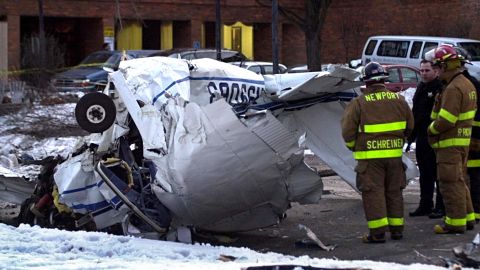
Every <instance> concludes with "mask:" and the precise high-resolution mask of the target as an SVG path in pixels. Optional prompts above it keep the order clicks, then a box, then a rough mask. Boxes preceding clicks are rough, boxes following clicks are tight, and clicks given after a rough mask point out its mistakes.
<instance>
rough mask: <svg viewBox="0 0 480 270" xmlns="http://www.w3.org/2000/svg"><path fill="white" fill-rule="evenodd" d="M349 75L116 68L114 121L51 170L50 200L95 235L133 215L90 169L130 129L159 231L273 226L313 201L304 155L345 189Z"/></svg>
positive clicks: (354, 83) (199, 65)
mask: <svg viewBox="0 0 480 270" xmlns="http://www.w3.org/2000/svg"><path fill="white" fill-rule="evenodd" d="M356 77H358V72H356V71H354V70H351V69H348V68H337V69H334V70H332V71H331V72H309V73H295V74H281V75H265V76H262V75H257V74H255V73H254V72H251V71H248V70H246V69H243V68H240V67H237V66H233V65H230V64H227V63H222V62H217V61H215V60H211V59H198V60H192V61H185V60H181V59H173V58H165V57H152V58H142V59H134V60H128V61H123V62H122V63H121V64H120V68H119V70H118V71H116V72H113V73H110V79H111V81H112V82H113V84H114V85H115V89H105V91H104V93H105V94H108V95H109V96H112V97H113V101H114V103H115V107H116V111H117V112H116V119H115V122H114V124H113V125H112V126H111V127H110V128H109V129H108V130H106V131H104V132H102V133H101V134H92V135H91V136H90V137H89V138H87V144H95V145H98V148H97V149H96V151H95V152H91V151H85V152H83V153H81V154H80V155H76V156H74V157H70V158H69V159H68V160H66V161H65V162H63V163H62V164H60V165H59V166H58V168H57V170H56V173H55V175H54V179H55V183H56V185H57V187H58V192H59V197H58V198H59V201H60V202H61V203H63V204H65V205H67V206H68V207H69V208H70V209H73V211H74V212H76V213H80V214H89V215H90V216H92V218H93V220H94V222H95V224H96V227H97V229H102V228H106V227H109V226H111V225H113V224H116V223H122V222H123V223H125V220H126V217H128V216H129V215H130V214H131V213H132V207H127V206H128V204H127V205H126V203H125V204H124V202H125V201H124V200H122V197H120V198H119V196H118V194H117V193H115V192H113V191H112V188H111V187H109V185H105V184H103V183H104V180H105V177H107V176H105V175H103V173H102V170H101V169H98V170H97V169H95V168H100V167H99V166H100V165H99V163H98V162H99V160H100V158H101V157H102V155H104V154H105V153H108V152H112V151H113V152H115V151H116V150H118V149H119V145H120V144H121V142H122V139H121V138H125V136H128V135H129V134H131V133H129V132H132V131H131V130H130V129H131V128H132V125H131V124H130V125H129V121H131V120H133V122H134V124H135V126H136V128H137V129H138V132H139V134H140V136H141V140H142V149H141V150H142V151H143V158H144V159H146V160H149V161H151V162H150V163H151V164H153V165H151V167H150V168H154V170H150V172H154V173H153V175H152V178H151V180H150V184H151V185H150V187H151V192H152V194H154V196H155V197H156V199H158V201H159V202H161V205H162V207H165V208H166V209H168V210H167V211H166V212H165V211H159V212H160V213H170V215H171V217H172V220H171V222H170V220H168V221H167V222H166V224H163V223H165V222H163V221H162V218H160V227H168V226H170V227H171V228H173V227H177V228H179V227H196V228H200V229H205V230H210V231H220V232H232V231H246V230H252V229H256V228H261V227H266V226H270V225H273V224H276V223H277V222H279V220H280V219H281V218H282V217H283V215H284V213H285V211H286V210H287V209H288V208H289V206H290V202H294V201H296V202H300V203H317V202H318V200H319V199H320V198H321V194H322V190H323V184H322V181H321V179H320V177H319V176H318V175H317V174H316V173H315V172H313V171H312V170H310V169H309V168H308V167H307V166H306V165H305V164H304V163H303V151H304V150H305V149H307V148H308V149H311V150H312V151H313V152H314V153H315V154H316V155H318V156H319V157H320V158H321V159H322V160H324V161H325V162H326V163H327V164H328V165H329V166H330V167H331V168H332V169H333V170H335V171H336V172H337V173H338V174H339V175H340V176H341V177H342V178H343V179H344V180H345V181H346V182H347V183H349V184H350V185H351V186H352V187H354V188H355V174H354V171H353V168H354V166H355V161H354V160H353V157H352V154H351V152H350V151H349V150H348V149H347V148H346V147H345V146H344V142H343V140H342V138H341V129H340V119H341V116H342V114H343V109H344V106H345V104H344V102H348V101H349V100H350V99H351V98H352V97H354V96H355V95H356V94H355V90H354V88H355V87H358V86H359V85H361V82H359V81H358V80H355V78H356ZM139 104H141V105H139ZM130 119H131V120H130ZM135 147H138V145H137V146H135ZM132 148H133V146H132ZM117 152H118V151H117ZM406 161H407V162H409V160H406ZM102 164H103V163H102ZM102 164H101V165H102ZM137 165H140V164H137ZM408 165H409V167H410V168H412V169H413V170H412V171H411V172H410V171H409V177H410V178H411V177H414V176H415V174H416V172H415V171H414V168H415V165H414V164H413V163H411V162H410V163H408ZM133 167H135V166H133ZM107 182H109V181H107ZM123 185H124V184H123ZM120 186H121V185H120ZM119 188H120V187H119ZM137 188H138V187H137ZM140 193H142V192H140ZM126 196H127V197H128V199H130V200H132V201H134V200H136V199H138V196H140V195H138V194H136V193H135V194H133V195H132V194H130V193H128V192H127V194H126ZM134 207H135V206H134ZM160 208H161V207H160ZM162 222H163V223H162ZM152 226H153V227H154V226H155V225H152ZM157 231H159V230H157Z"/></svg>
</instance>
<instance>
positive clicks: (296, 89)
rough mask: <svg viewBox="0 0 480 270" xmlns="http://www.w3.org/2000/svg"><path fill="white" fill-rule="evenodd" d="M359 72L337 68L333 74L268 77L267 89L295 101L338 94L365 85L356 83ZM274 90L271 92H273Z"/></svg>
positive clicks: (279, 96) (280, 97)
mask: <svg viewBox="0 0 480 270" xmlns="http://www.w3.org/2000/svg"><path fill="white" fill-rule="evenodd" d="M357 77H358V72H356V71H355V70H353V69H349V68H344V67H337V68H335V69H333V71H332V72H326V71H324V72H306V73H296V74H277V75H266V76H264V78H265V88H266V89H267V92H268V90H269V89H274V90H276V91H277V95H278V99H280V100H283V101H293V100H301V99H309V98H315V97H318V96H320V95H324V94H326V93H336V92H341V91H344V90H347V89H352V88H354V87H358V86H360V85H362V84H363V83H362V82H360V81H358V80H357V81H355V79H356V78H357ZM274 90H270V92H273V91H274Z"/></svg>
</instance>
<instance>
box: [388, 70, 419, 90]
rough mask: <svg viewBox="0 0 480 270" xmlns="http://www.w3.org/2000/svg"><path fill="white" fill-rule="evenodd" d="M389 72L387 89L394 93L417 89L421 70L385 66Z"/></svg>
mask: <svg viewBox="0 0 480 270" xmlns="http://www.w3.org/2000/svg"><path fill="white" fill-rule="evenodd" d="M383 66H384V67H385V69H386V70H387V71H388V78H387V79H386V80H385V87H386V88H387V89H388V90H390V91H393V92H399V91H404V90H406V89H408V88H411V87H412V88H416V87H417V84H418V83H419V82H420V80H421V78H420V70H419V69H418V68H416V67H414V66H409V65H383Z"/></svg>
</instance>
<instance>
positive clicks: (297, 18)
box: [255, 0, 305, 31]
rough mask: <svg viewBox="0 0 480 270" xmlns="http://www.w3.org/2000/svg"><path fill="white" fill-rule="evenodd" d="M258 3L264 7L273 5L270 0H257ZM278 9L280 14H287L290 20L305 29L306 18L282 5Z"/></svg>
mask: <svg viewBox="0 0 480 270" xmlns="http://www.w3.org/2000/svg"><path fill="white" fill-rule="evenodd" d="M255 2H257V4H259V5H260V6H262V7H272V3H271V1H269V0H255ZM278 11H279V12H280V14H282V15H283V16H285V17H286V18H287V19H288V20H290V21H292V22H293V23H294V24H296V25H298V26H299V27H300V28H301V29H302V30H303V31H305V19H304V18H302V17H301V16H299V15H298V14H297V13H295V12H294V11H292V10H289V9H286V8H284V7H282V6H281V5H278Z"/></svg>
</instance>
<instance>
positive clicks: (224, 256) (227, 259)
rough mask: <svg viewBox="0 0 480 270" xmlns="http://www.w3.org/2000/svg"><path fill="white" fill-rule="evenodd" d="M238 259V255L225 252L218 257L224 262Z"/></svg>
mask: <svg viewBox="0 0 480 270" xmlns="http://www.w3.org/2000/svg"><path fill="white" fill-rule="evenodd" d="M236 259H237V257H235V256H230V255H224V254H220V256H219V257H218V260H219V261H222V262H233V261H235V260H236Z"/></svg>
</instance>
